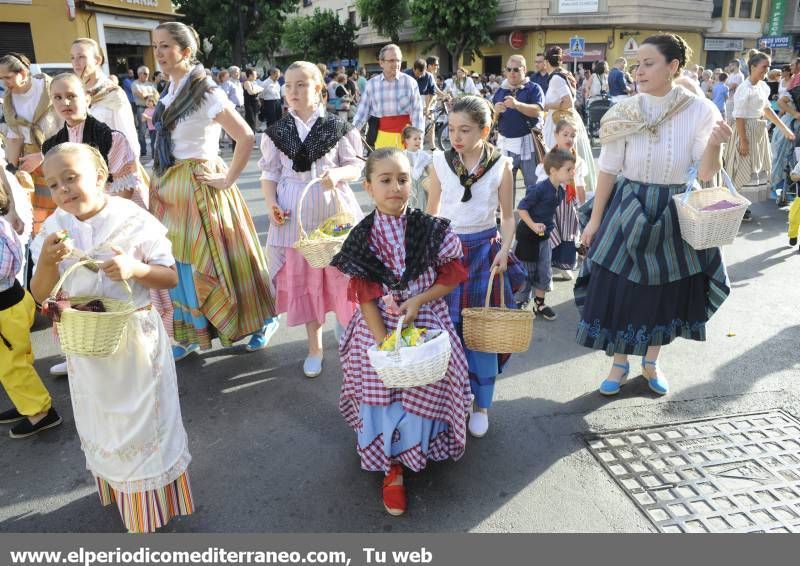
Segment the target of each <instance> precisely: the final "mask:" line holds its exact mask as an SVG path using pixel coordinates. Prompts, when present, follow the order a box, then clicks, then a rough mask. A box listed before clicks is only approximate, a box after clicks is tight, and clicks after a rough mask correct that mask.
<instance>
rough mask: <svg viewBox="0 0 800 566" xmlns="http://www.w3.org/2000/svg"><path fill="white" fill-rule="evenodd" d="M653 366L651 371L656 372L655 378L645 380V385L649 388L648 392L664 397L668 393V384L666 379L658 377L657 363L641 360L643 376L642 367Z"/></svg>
mask: <svg viewBox="0 0 800 566" xmlns="http://www.w3.org/2000/svg"><path fill="white" fill-rule="evenodd" d="M646 365H648V366H653V369H655V370H656V376H655V377H653V378H652V379H649V378H648V377H647V376H645V379H647V384H648V385H649V386H650V391H652V392H653V393H655V394H656V395H666V394H667V393H669V383H667V378H666V377H663V376H660V375H658V361H654V362H651V361H650V360H645V359H644V358H642V374H644V366H646Z"/></svg>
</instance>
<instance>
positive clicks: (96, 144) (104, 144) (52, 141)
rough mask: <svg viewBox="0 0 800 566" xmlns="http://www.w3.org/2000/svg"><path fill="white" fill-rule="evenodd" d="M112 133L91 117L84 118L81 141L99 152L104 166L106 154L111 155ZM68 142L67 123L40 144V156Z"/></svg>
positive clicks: (104, 125) (103, 124) (106, 160)
mask: <svg viewBox="0 0 800 566" xmlns="http://www.w3.org/2000/svg"><path fill="white" fill-rule="evenodd" d="M113 132H114V130H112V129H111V128H109V127H108V126H107V125H106V124H105V123H104V122H101V121H100V120H97V119H96V118H94V117H93V116H91V115H87V116H86V120H85V121H84V123H83V139H82V140H81V141H82V142H83V143H85V144H86V145H90V146H92V147H93V148H95V149H96V150H97V151H99V152H100V155H102V156H103V159H104V160H105V162H106V165H108V154H109V153H111V145H112V144H113V143H114V138H113V136H112V133H113ZM68 141H69V132H68V131H67V123H66V122H64V127H63V128H61V129H60V130H59V131H58V133H56V134H55V135H54V136H52V137H50V138H47V139H46V140H45V142H44V143H43V144H42V154H43V155H47V152H48V151H50V150H51V149H52V148H54V147H55V146H57V145H60V144H62V143H66V142H68ZM108 180H109V182H110V181H111V180H112V178H111V175H109V176H108Z"/></svg>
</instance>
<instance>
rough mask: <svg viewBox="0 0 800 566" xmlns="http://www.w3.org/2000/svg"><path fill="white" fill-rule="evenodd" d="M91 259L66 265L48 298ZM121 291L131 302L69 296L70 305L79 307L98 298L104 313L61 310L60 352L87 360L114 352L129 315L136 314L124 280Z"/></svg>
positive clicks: (128, 287)
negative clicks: (123, 288)
mask: <svg viewBox="0 0 800 566" xmlns="http://www.w3.org/2000/svg"><path fill="white" fill-rule="evenodd" d="M91 263H97V262H95V260H84V261H79V262H77V263H75V264H74V265H72V266H70V267H69V268H68V269H67V270H66V271H65V272H64V274H63V275H62V276H61V278H60V279H59V280H58V283H56V285H55V287H53V290H52V291H51V292H50V298H55V296H56V295H57V294H58V292H59V291H60V290H61V286H62V285H63V284H64V281H66V279H67V277H69V276H70V275H72V273H73V272H74V271H75V270H76V269H78V268H79V267H81V266H83V265H87V264H91ZM122 284H123V285H124V286H125V290H126V291H127V292H128V294H129V295H131V300H128V301H120V300H118V299H111V298H109V297H94V296H82V297H70V298H69V302H70V304H81V303H87V302H89V301H92V300H95V299H100V300H101V301H103V305H104V306H105V308H106V312H87V311H79V310H75V309H72V308H68V309H64V311H63V312H62V313H61V321H60V322H57V323H56V328H57V329H58V337H59V340H60V342H61V349H62V350H63V351H64V353H65V354H72V355H75V356H84V357H87V358H105V357H108V356H111V355H113V354H114V353H116V351H117V349H118V348H119V344H120V342H121V341H122V337H123V335H124V334H125V328H126V327H127V324H128V319H130V316H131V314H133V313H134V312H135V311H136V306H135V305H134V304H133V301H132V298H133V296H132V292H131V288H130V285H128V282H127V281H123V282H122Z"/></svg>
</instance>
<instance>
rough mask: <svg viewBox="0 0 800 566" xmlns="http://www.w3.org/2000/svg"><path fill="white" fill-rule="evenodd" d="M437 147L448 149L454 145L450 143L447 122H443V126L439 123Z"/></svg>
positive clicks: (442, 149) (443, 149)
mask: <svg viewBox="0 0 800 566" xmlns="http://www.w3.org/2000/svg"><path fill="white" fill-rule="evenodd" d="M436 147H437V148H438V149H440V150H441V151H447V150H448V149H450V148H452V147H453V144H452V143H450V130H449V129H448V127H447V124H442V125H441V126H439V125H438V124H437V127H436Z"/></svg>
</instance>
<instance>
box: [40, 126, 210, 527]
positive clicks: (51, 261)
mask: <svg viewBox="0 0 800 566" xmlns="http://www.w3.org/2000/svg"><path fill="white" fill-rule="evenodd" d="M43 169H44V174H45V179H46V180H47V184H48V186H49V188H50V193H51V194H52V196H53V200H54V201H55V202H56V205H57V206H58V209H57V210H56V212H55V213H54V214H53V215H52V216H50V217H49V218H48V219H47V220H46V221H45V223H44V225H43V227H42V231H41V232H40V234H39V235H38V236H37V237H36V239H35V240H34V242H33V243H32V245H31V253H32V255H33V257H34V260H35V262H36V272H35V274H34V276H33V279H32V280H31V293H32V295H33V296H34V298H35V299H36V300H37V301H38V302H40V303H45V300H46V299H48V297H49V295H50V293H51V291H52V290H53V288H54V287H55V285H56V283H57V282H59V279H60V278H61V277H62V276H64V275H66V277H65V278H64V280H63V281H62V286H61V291H63V292H64V293H65V294H66V298H65V297H63V296H61V295H57V296H56V301H50V300H48V301H47V302H46V304H45V307H46V310H47V311H48V314H50V315H51V316H52V317H53V318H54V320H59V318H60V317H61V315H62V312H61V310H62V309H63V307H64V304H63V301H64V300H65V299H68V298H69V297H74V298H77V297H87V296H94V297H100V301H103V300H104V299H106V298H108V299H116V300H119V301H126V302H127V301H130V302H131V303H132V304H133V308H135V310H134V311H133V312H132V313H131V314H130V315H129V318H128V319H127V322H126V328H127V331H126V332H125V333H123V334H122V337H121V339H120V343H119V347H118V349H117V350H116V352H114V353H112V354H111V355H109V356H107V357H91V356H87V355H77V354H69V355H68V356H67V364H68V366H69V373H70V375H71V376H72V377H71V378H70V380H69V387H70V398H71V400H72V407H73V411H74V415H75V426H76V428H77V429H78V435H79V436H80V439H81V446H82V448H83V451H84V453H85V455H86V467H87V468H88V469H89V471H90V472H91V473H92V475H93V476H94V478H95V481H96V484H97V491H98V494H99V495H100V501H101V503H102V504H103V505H110V504H111V503H116V505H117V507H118V508H119V512H120V515H121V517H122V520H123V523H124V524H125V527H126V528H127V529H128V531H130V532H152V531H154V530H156V529H157V528H160V527H163V526H164V525H166V524H167V522H169V520H170V519H171V518H172V517H173V516H177V515H189V514H191V513H192V511H193V508H194V504H193V501H192V492H191V489H190V487H189V477H188V474H187V469H188V466H189V462H190V461H191V456H190V455H189V446H188V440H187V438H186V431H185V430H184V428H183V422H182V420H181V409H180V403H179V401H178V380H177V375H176V372H175V363H174V361H173V359H172V353H171V351H170V340H169V335H168V334H167V331H166V329H165V328H164V325H163V323H162V322H161V318H160V317H159V315H158V313H157V312H156V311H155V310H153V308H152V306H151V302H150V290H151V289H170V288H172V287H174V286H175V285H176V284H177V283H178V275H177V273H176V272H175V259H174V258H173V257H172V251H171V245H170V242H169V240H168V239H167V230H166V228H164V227H163V226H162V225H161V224H159V222H158V221H157V220H156V219H155V218H153V217H152V216H151V215H150V214H149V213H148V212H147V211H145V210H143V209H142V208H141V207H139V206H137V205H136V204H135V203H133V202H131V201H129V200H126V199H122V198H119V197H114V196H109V195H108V194H107V193H106V192H105V185H106V179H107V178H108V168H107V166H106V162H105V160H104V159H103V156H102V155H100V152H99V151H97V150H96V149H95V148H93V147H91V146H89V145H86V144H79V143H71V142H67V143H62V144H59V145H57V146H56V147H54V148H53V149H51V150H50V151H49V152H48V153H47V154H46V156H45V160H44V164H43ZM67 237H68V238H69V239H67ZM70 242H73V243H74V247H75V248H78V249H80V250H82V251H83V253H84V254H85V255H86V256H88V257H90V258H93V259H95V260H97V261H98V262H100V263H99V266H95V268H94V270H92V269H87V268H84V267H76V269H75V270H73V271H72V272H71V273H69V274H66V273H65V272H66V270H67V269H68V268H71V267H73V266H75V254H73V253H71V252H72V246H71V245H69V243H70ZM98 267H99V269H98ZM122 282H126V283H127V285H128V286H129V287H125V286H123V283H122ZM97 302H98V301H92V303H95V308H96V309H97V308H100V306H99V305H97V304H96V303H97ZM92 303H89V304H88V305H87V307H88V306H89V305H91V304H92ZM102 308H103V310H106V309H105V307H102ZM71 316H74V313H73V314H72V315H71ZM63 338H64V337H62V339H63ZM91 338H92V339H91V340H90V341H91V342H92V343H95V342H96V337H91Z"/></svg>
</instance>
